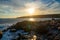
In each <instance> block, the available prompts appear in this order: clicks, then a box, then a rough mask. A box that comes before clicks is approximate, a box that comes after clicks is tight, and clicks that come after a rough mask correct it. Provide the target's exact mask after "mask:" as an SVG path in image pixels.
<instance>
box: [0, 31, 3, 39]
mask: <svg viewBox="0 0 60 40" xmlns="http://www.w3.org/2000/svg"><path fill="white" fill-rule="evenodd" d="M2 34H3V33H2V31H0V39H1V38H2Z"/></svg>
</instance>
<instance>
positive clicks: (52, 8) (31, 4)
mask: <svg viewBox="0 0 60 40" xmlns="http://www.w3.org/2000/svg"><path fill="white" fill-rule="evenodd" d="M27 9H34V13H33V15H45V14H60V0H0V18H16V17H21V16H30V14H29V12H30V11H32V10H30V11H29V10H27Z"/></svg>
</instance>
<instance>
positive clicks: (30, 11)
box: [27, 8, 35, 15]
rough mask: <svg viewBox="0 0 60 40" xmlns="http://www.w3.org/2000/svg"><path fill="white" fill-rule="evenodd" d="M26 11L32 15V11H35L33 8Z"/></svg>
mask: <svg viewBox="0 0 60 40" xmlns="http://www.w3.org/2000/svg"><path fill="white" fill-rule="evenodd" d="M27 12H28V13H29V14H30V15H33V14H34V12H35V8H28V9H27Z"/></svg>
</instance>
